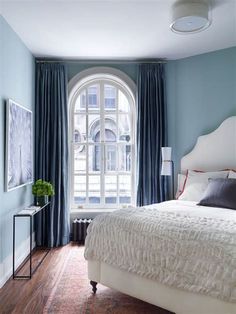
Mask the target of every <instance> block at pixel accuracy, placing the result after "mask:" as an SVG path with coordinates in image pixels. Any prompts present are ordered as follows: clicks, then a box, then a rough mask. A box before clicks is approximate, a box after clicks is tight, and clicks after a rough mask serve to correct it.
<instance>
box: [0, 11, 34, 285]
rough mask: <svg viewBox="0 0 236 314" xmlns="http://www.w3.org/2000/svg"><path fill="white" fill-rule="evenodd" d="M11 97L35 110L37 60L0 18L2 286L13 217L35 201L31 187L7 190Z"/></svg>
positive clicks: (24, 231) (22, 235)
mask: <svg viewBox="0 0 236 314" xmlns="http://www.w3.org/2000/svg"><path fill="white" fill-rule="evenodd" d="M8 98H11V99H13V100H15V101H16V102H18V103H19V104H21V105H22V106H24V107H27V108H29V109H31V110H34V57H33V56H32V54H31V53H30V52H29V51H28V49H27V48H26V47H25V46H24V44H23V43H22V41H21V40H20V39H19V37H18V36H17V35H16V33H15V32H14V31H13V30H12V29H11V28H10V27H9V25H8V24H7V23H6V21H5V20H4V19H3V18H2V16H0V284H1V280H3V278H2V276H4V275H6V272H8V271H9V269H10V268H9V269H6V267H5V266H6V265H5V264H6V262H7V260H8V258H11V254H12V216H13V214H15V213H16V212H17V211H18V210H19V208H22V207H23V206H24V205H29V204H30V203H31V201H32V196H31V185H28V186H25V187H21V188H18V189H16V190H14V191H11V192H5V191H4V175H5V168H4V163H5V161H4V160H5V106H6V99H8ZM22 223H25V221H23V222H22ZM22 223H21V224H19V228H18V229H17V231H18V236H17V245H18V247H19V246H20V245H21V244H22V242H23V241H24V240H25V239H26V238H27V237H28V235H29V228H28V227H27V226H26V228H25V226H22ZM22 254H24V252H22ZM9 267H11V263H10V265H9Z"/></svg>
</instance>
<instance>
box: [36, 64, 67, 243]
mask: <svg viewBox="0 0 236 314" xmlns="http://www.w3.org/2000/svg"><path fill="white" fill-rule="evenodd" d="M67 98H68V97H67V74H66V70H65V66H64V65H63V64H58V63H37V65H36V102H35V179H36V180H37V179H43V180H47V181H50V182H51V183H52V184H53V186H54V188H55V195H54V196H53V197H52V198H51V202H50V205H49V206H48V208H47V209H46V210H44V211H43V212H42V213H39V214H38V215H37V218H36V226H35V228H36V235H37V236H36V244H37V245H38V246H41V245H43V246H45V245H46V246H48V247H56V246H60V245H64V244H67V243H68V242H69V204H68V202H69V198H68V151H69V147H68V107H67ZM49 207H50V208H49Z"/></svg>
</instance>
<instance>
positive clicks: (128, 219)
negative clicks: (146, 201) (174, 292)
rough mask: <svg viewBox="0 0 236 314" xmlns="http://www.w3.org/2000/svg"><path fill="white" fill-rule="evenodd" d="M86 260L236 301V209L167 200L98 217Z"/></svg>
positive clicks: (86, 250) (87, 246) (86, 251)
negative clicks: (100, 262) (103, 263)
mask: <svg viewBox="0 0 236 314" xmlns="http://www.w3.org/2000/svg"><path fill="white" fill-rule="evenodd" d="M85 258H86V259H88V260H96V261H102V262H105V263H107V264H110V265H112V266H115V267H118V268H120V269H122V270H126V271H129V272H132V273H135V274H138V275H140V276H144V277H146V278H149V279H153V280H157V281H158V282H160V283H163V284H166V285H169V286H172V287H175V288H180V289H184V290H188V291H192V292H197V293H203V294H206V295H209V296H212V297H217V298H219V299H222V300H225V301H229V302H236V211H234V210H229V209H222V208H213V207H203V206H197V205H196V203H193V202H187V201H169V202H164V203H161V204H155V205H150V206H146V207H141V208H132V209H122V210H118V211H114V212H112V213H109V214H105V215H99V216H97V217H96V219H95V220H94V221H93V222H92V224H90V226H89V228H88V235H87V237H86V243H85Z"/></svg>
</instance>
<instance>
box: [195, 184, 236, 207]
mask: <svg viewBox="0 0 236 314" xmlns="http://www.w3.org/2000/svg"><path fill="white" fill-rule="evenodd" d="M198 205H203V206H212V207H224V208H230V209H235V210H236V179H222V178H219V179H209V184H208V186H207V188H206V190H205V192H204V194H203V197H202V199H201V200H200V202H199V203H198Z"/></svg>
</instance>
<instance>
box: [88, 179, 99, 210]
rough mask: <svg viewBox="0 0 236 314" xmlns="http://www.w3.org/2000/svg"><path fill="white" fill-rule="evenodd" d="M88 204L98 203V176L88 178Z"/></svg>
mask: <svg viewBox="0 0 236 314" xmlns="http://www.w3.org/2000/svg"><path fill="white" fill-rule="evenodd" d="M88 196H89V203H90V204H99V203H100V176H89V189H88Z"/></svg>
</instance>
